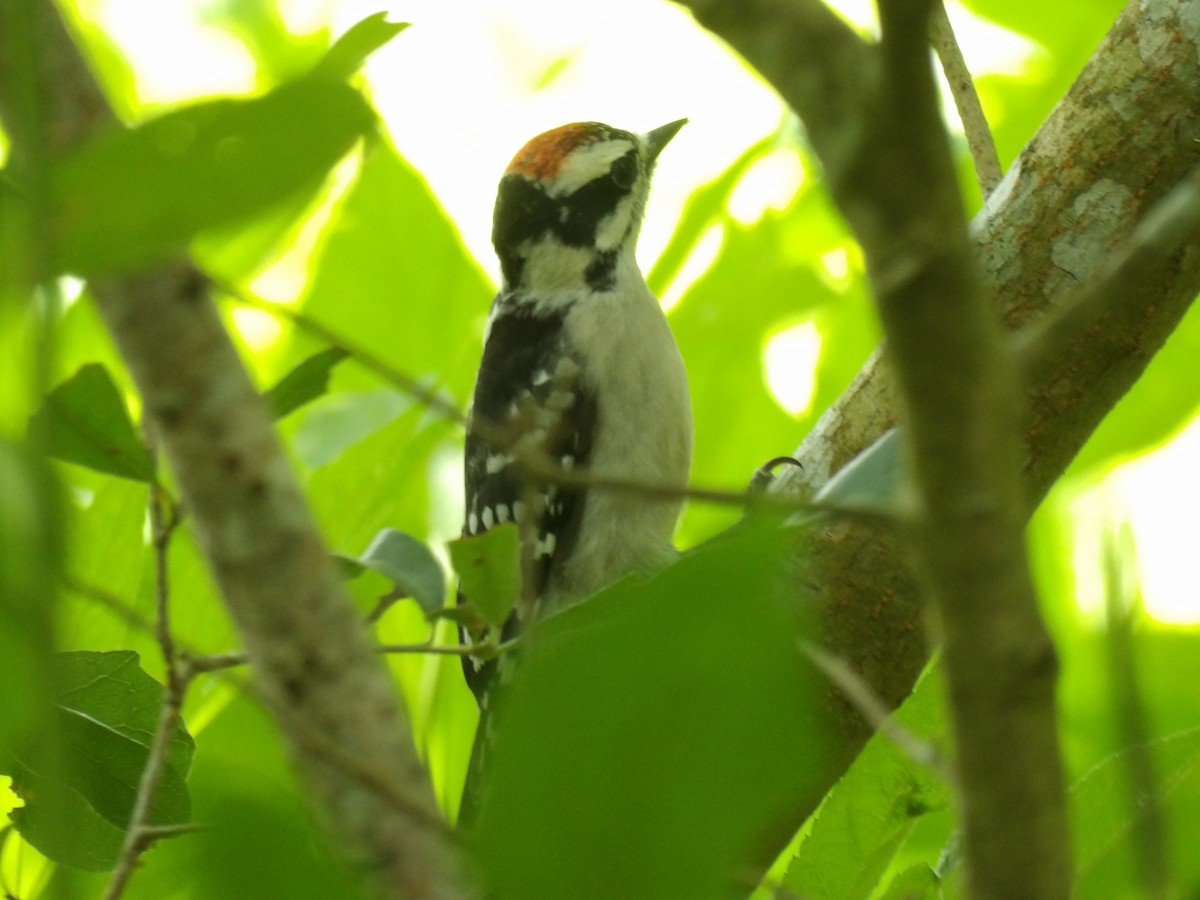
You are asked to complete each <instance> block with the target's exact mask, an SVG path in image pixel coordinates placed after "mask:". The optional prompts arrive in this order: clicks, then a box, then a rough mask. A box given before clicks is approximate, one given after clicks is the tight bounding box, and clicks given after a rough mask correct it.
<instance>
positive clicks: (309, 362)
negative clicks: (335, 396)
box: [263, 347, 349, 420]
mask: <svg viewBox="0 0 1200 900" xmlns="http://www.w3.org/2000/svg"><path fill="white" fill-rule="evenodd" d="M347 356H349V354H348V353H347V352H346V351H345V350H343V349H342V348H341V347H329V348H328V349H325V350H322V351H321V352H320V353H314V354H313V355H312V356H310V357H308V358H307V359H305V360H303V361H302V362H299V363H297V364H296V366H295V367H294V368H293V369H292V370H291V371H290V372H288V373H287V374H286V375H284V376H283V378H281V379H280V380H279V383H278V384H276V385H275V386H274V387H273V388H271V389H270V390H269V391H267V392H266V393H265V394H264V395H263V396H264V397H266V399H267V403H269V404H270V406H271V415H272V416H273V417H274V418H275V419H276V420H278V419H282V418H283V417H284V416H286V415H288V414H289V413H293V412H295V411H296V410H298V409H299V408H300V407H302V406H304V405H305V404H307V403H312V401H314V400H316V399H317V398H318V397H320V396H321V395H322V394H324V393H325V392H326V391H327V390H329V373H330V372H331V371H332V370H333V367H334V366H336V365H337V364H338V363H340V362H341V361H342V360H343V359H345V358H346V357H347Z"/></svg>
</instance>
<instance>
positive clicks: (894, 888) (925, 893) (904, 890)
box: [879, 863, 941, 900]
mask: <svg viewBox="0 0 1200 900" xmlns="http://www.w3.org/2000/svg"><path fill="white" fill-rule="evenodd" d="M940 887H941V881H940V880H939V879H938V877H937V873H936V872H934V871H933V869H931V868H929V865H928V864H927V863H917V864H916V865H914V866H909V867H908V868H907V869H905V870H904V871H902V872H900V873H899V874H897V875H896V877H895V878H893V879H892V880H891V882H890V883H889V884H888V886H887V890H885V891H884V892H883V893H882V894H880V895H879V900H936V898H937V897H938V896H939V888H940Z"/></svg>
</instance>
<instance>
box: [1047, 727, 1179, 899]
mask: <svg viewBox="0 0 1200 900" xmlns="http://www.w3.org/2000/svg"><path fill="white" fill-rule="evenodd" d="M1130 752H1131V751H1130V750H1122V751H1121V752H1119V753H1114V754H1112V755H1111V756H1109V757H1108V758H1107V759H1105V760H1104V761H1103V762H1101V763H1100V764H1099V765H1097V766H1096V767H1095V768H1093V769H1092V770H1091V771H1090V772H1088V773H1087V774H1086V775H1084V776H1083V777H1082V778H1080V779H1079V781H1077V782H1076V783H1075V785H1074V786H1073V787H1072V788H1071V794H1070V803H1071V832H1072V843H1073V845H1074V850H1075V866H1076V877H1077V879H1078V883H1079V885H1080V891H1081V894H1080V896H1089V895H1090V896H1097V895H1096V894H1095V893H1090V894H1089V893H1088V891H1089V890H1091V891H1094V890H1095V889H1098V888H1100V887H1101V886H1102V885H1103V883H1104V882H1106V881H1108V882H1109V883H1111V878H1110V877H1107V876H1106V877H1101V878H1098V877H1097V875H1098V874H1100V873H1106V872H1108V869H1107V866H1108V864H1109V863H1110V862H1111V861H1112V860H1114V859H1115V858H1117V857H1119V856H1121V855H1127V856H1129V857H1131V858H1132V857H1134V856H1135V846H1134V845H1135V842H1136V841H1137V839H1138V833H1137V831H1138V829H1137V827H1136V826H1137V824H1138V822H1139V821H1140V819H1141V817H1142V815H1144V812H1143V810H1144V806H1143V805H1142V804H1141V803H1139V804H1137V805H1135V804H1134V803H1133V801H1132V797H1131V791H1130V789H1129V760H1128V754H1129V753H1130ZM1143 752H1146V753H1148V754H1149V756H1150V759H1151V762H1152V764H1153V767H1154V772H1155V775H1156V776H1157V790H1156V792H1155V794H1156V796H1155V798H1154V799H1155V801H1156V802H1157V805H1158V806H1159V807H1160V809H1163V810H1164V812H1170V810H1169V809H1168V806H1169V804H1170V801H1171V800H1172V798H1173V796H1174V795H1175V794H1184V793H1185V787H1186V786H1188V785H1190V788H1187V789H1186V794H1187V795H1190V799H1193V800H1194V797H1195V794H1196V792H1197V789H1196V776H1197V772H1198V771H1200V769H1198V765H1200V728H1194V729H1191V730H1189V731H1184V732H1181V733H1179V734H1174V735H1171V736H1170V737H1165V738H1161V739H1159V740H1156V741H1150V742H1149V743H1147V744H1146V745H1144V747H1143ZM1183 817H1184V818H1185V819H1189V820H1194V817H1195V806H1194V805H1193V804H1192V803H1185V810H1184V813H1183ZM1133 868H1134V867H1133V866H1129V867H1126V872H1128V871H1129V870H1130V869H1133ZM1088 885H1090V886H1091V888H1090V889H1089V888H1087V887H1086V886H1088ZM1136 887H1137V883H1136V881H1134V883H1133V885H1132V886H1131V889H1136Z"/></svg>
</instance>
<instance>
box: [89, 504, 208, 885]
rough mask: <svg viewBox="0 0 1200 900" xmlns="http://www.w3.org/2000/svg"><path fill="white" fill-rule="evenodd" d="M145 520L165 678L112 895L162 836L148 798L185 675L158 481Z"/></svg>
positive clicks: (172, 513)
mask: <svg viewBox="0 0 1200 900" xmlns="http://www.w3.org/2000/svg"><path fill="white" fill-rule="evenodd" d="M150 523H151V528H152V532H153V536H152V539H153V545H154V563H155V608H156V610H157V624H156V628H155V633H156V635H157V637H158V643H159V646H160V647H161V648H162V653H163V664H164V665H165V667H166V681H167V683H166V685H165V686H164V687H163V703H162V708H161V709H160V710H159V714H158V724H157V726H156V727H155V730H154V738H153V740H152V741H151V744H150V753H149V755H148V756H147V758H146V766H145V768H144V769H142V777H141V780H140V781H139V783H138V792H137V797H136V799H135V800H134V805H133V813H132V815H131V816H130V819H129V825H128V827H127V828H126V829H125V838H124V840H123V841H122V844H121V853H120V855H119V856H118V858H117V863H116V865H115V866H114V867H113V871H112V876H111V877H110V879H109V882H108V887H107V888H106V889H105V891H104V900H117V898H118V897H120V896H121V894H122V893H124V891H125V888H126V886H127V885H128V883H129V878H130V876H131V875H132V874H133V869H134V866H135V865H136V863H137V860H138V857H140V856H141V855H142V852H143V851H145V849H146V848H147V847H148V846H150V844H151V843H153V842H154V841H155V840H156V839H157V838H159V837H162V836H163V834H162V832H161V831H158V830H156V829H157V826H152V825H151V822H150V819H151V816H153V814H154V803H155V800H156V799H157V797H158V791H159V788H161V787H162V782H163V778H164V777H165V775H166V771H167V756H168V754H169V751H170V749H171V740H172V739H173V738H174V737H175V732H176V730H177V729H178V728H179V722H180V710H181V708H182V706H183V698H184V694H185V693H186V692H187V687H188V678H187V676H186V674H184V673H183V672H181V670H180V667H179V665H178V664H177V660H176V650H175V641H174V639H173V637H172V636H171V619H170V599H171V593H170V577H169V572H168V569H167V557H168V551H169V549H170V544H171V536H172V534H173V533H174V531H175V528H176V527H177V526H178V525H179V515H178V512H177V507H176V505H175V504H174V503H172V502H171V501H170V499H169V498H168V497H167V495H166V493H165V492H164V491H163V489H162V488H161V487H159V486H158V485H151V487H150ZM151 829H155V830H151Z"/></svg>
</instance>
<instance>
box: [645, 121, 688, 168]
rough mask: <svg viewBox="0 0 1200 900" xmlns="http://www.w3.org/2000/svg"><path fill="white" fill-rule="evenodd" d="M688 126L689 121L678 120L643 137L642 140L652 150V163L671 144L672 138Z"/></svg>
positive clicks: (648, 132)
mask: <svg viewBox="0 0 1200 900" xmlns="http://www.w3.org/2000/svg"><path fill="white" fill-rule="evenodd" d="M686 124H687V119H676V120H675V121H674V122H670V123H668V124H666V125H662V126H660V127H659V128H655V129H654V130H653V131H647V132H646V133H645V134H643V135H642V140H644V141H645V142H646V146H647V147H648V148H650V161H651V162H654V160H656V159H658V154H660V153H661V152H662V149H663V147H665V146H667V144H669V143H670V142H671V138H673V137H675V135H676V134H678V133H679V129H680V128H682V127H683V126H684V125H686Z"/></svg>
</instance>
